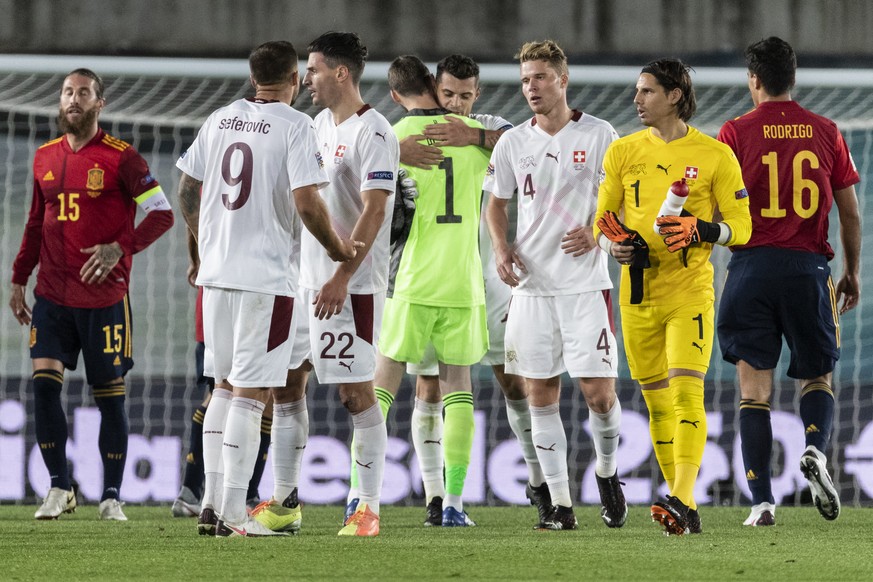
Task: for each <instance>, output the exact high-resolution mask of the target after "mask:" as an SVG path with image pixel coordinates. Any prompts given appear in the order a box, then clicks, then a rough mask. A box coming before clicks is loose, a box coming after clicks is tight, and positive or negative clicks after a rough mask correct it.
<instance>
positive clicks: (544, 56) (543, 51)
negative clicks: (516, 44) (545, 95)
mask: <svg viewBox="0 0 873 582" xmlns="http://www.w3.org/2000/svg"><path fill="white" fill-rule="evenodd" d="M514 58H516V59H518V62H519V63H526V62H528V61H546V62H547V63H548V64H549V65H551V66H552V68H553V69H555V70H556V71H557V72H558V74H559V75H566V74H568V72H569V70H568V69H567V55H565V54H564V51H563V50H562V49H561V47H559V46H558V43H556V42H555V41H553V40H543V41H539V40H535V41H531V42H526V43H524V44H523V45H521V48H520V49H519V51H518V53H517V54H516V55H515V57H514Z"/></svg>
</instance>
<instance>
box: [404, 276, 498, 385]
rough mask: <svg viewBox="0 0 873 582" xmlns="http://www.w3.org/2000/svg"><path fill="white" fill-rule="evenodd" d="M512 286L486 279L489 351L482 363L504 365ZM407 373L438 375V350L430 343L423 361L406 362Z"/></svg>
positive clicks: (496, 278) (496, 279) (483, 357)
mask: <svg viewBox="0 0 873 582" xmlns="http://www.w3.org/2000/svg"><path fill="white" fill-rule="evenodd" d="M511 295H512V288H511V287H510V286H509V285H507V284H506V283H504V282H503V281H501V280H500V278H499V277H495V278H486V279H485V309H486V310H487V311H488V351H487V352H485V355H484V356H482V361H481V363H482V364H484V365H486V366H502V365H503V362H504V360H505V357H506V356H505V349H504V344H503V336H504V334H505V333H506V313H507V311H509V298H510V296H511ZM406 373H407V374H413V375H416V376H438V375H439V373H440V370H439V364H438V363H437V357H436V351H434V349H433V346H432V345H429V346H427V348H426V349H425V350H424V356H423V357H422V358H421V362H419V363H417V364H406Z"/></svg>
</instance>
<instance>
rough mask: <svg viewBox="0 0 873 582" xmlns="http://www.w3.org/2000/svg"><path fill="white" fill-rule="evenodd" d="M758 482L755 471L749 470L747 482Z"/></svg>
mask: <svg viewBox="0 0 873 582" xmlns="http://www.w3.org/2000/svg"><path fill="white" fill-rule="evenodd" d="M757 480H758V476H757V475H755V472H754V471H752V470H751V469H749V471H748V472H747V473H746V481H757Z"/></svg>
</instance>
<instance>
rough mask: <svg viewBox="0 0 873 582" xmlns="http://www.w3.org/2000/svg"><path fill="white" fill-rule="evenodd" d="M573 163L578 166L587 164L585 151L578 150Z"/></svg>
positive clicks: (574, 154)
mask: <svg viewBox="0 0 873 582" xmlns="http://www.w3.org/2000/svg"><path fill="white" fill-rule="evenodd" d="M573 162H574V163H576V164H584V163H585V150H576V151H574V152H573Z"/></svg>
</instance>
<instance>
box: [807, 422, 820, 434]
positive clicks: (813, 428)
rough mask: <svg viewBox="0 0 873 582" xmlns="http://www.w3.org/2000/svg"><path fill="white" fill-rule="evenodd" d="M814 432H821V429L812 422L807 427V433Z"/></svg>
mask: <svg viewBox="0 0 873 582" xmlns="http://www.w3.org/2000/svg"><path fill="white" fill-rule="evenodd" d="M814 432H821V431H819V430H818V427H817V426H815V425H814V424H811V425H809V426H808V427H806V434H812V433H814Z"/></svg>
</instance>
